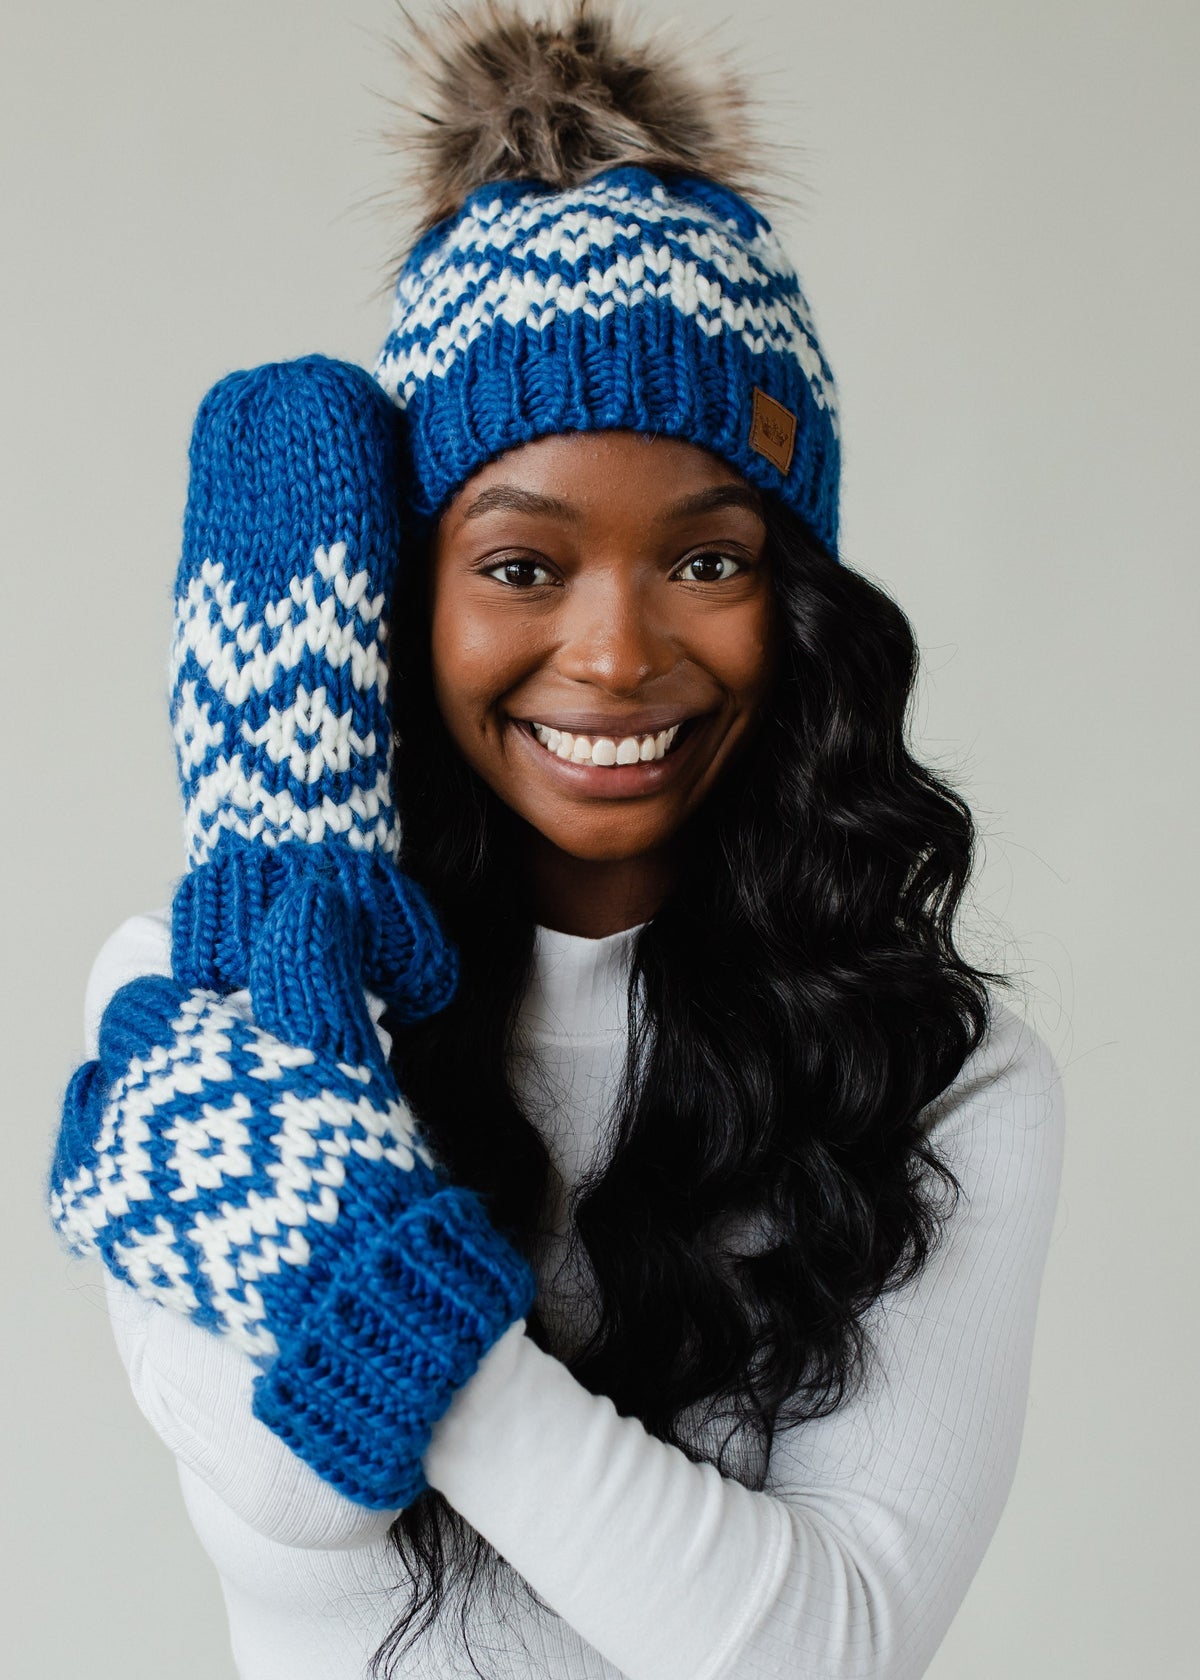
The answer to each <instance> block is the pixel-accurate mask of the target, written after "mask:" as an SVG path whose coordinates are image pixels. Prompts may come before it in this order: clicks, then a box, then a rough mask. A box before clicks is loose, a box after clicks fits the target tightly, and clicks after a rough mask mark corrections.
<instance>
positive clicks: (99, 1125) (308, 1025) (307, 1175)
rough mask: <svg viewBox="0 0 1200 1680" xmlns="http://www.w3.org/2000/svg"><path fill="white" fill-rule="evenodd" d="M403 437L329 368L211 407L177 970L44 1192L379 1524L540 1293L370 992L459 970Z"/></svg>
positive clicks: (199, 447)
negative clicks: (409, 869) (427, 788)
mask: <svg viewBox="0 0 1200 1680" xmlns="http://www.w3.org/2000/svg"><path fill="white" fill-rule="evenodd" d="M398 425H399V420H398V416H397V415H396V412H395V410H394V409H393V408H392V407H391V406H390V405H389V404H388V402H387V401H386V399H385V397H384V396H383V395H382V393H381V392H380V390H379V388H378V386H377V385H376V384H375V383H374V382H373V381H372V379H371V378H370V376H369V375H368V374H366V373H365V372H364V371H363V370H361V369H359V368H354V367H350V366H348V365H347V364H343V363H338V362H331V361H328V360H326V359H325V358H323V357H308V358H306V359H305V360H303V361H299V362H295V363H284V364H277V365H272V366H267V367H263V368H256V369H253V370H251V371H249V372H245V373H236V374H232V375H230V376H229V377H228V378H227V379H224V380H222V381H221V382H220V383H219V384H218V385H216V386H215V387H214V388H213V390H212V391H211V392H210V393H209V394H208V396H207V397H206V398H205V400H204V403H203V404H202V405H201V408H200V412H199V415H198V417H197V420H196V426H195V431H194V433H193V438H192V447H191V469H192V470H191V482H190V488H189V495H188V506H187V514H186V518H185V522H184V544H183V557H182V561H181V564H180V567H179V575H178V581H177V587H176V616H175V640H174V653H173V659H172V701H171V717H172V723H173V726H174V732H175V744H176V752H177V758H178V765H179V775H180V782H181V785H182V789H183V796H184V805H185V811H186V833H187V843H188V865H189V867H188V872H187V874H186V875H185V877H184V879H183V881H182V882H181V884H180V886H179V889H178V891H177V893H176V896H175V901H174V906H173V915H172V923H173V939H172V971H173V972H172V977H171V978H169V979H168V978H166V977H162V976H157V977H150V976H146V977H142V978H140V979H136V980H133V981H131V982H130V983H129V984H127V985H125V986H123V987H122V988H121V989H120V990H119V991H118V992H117V993H116V995H115V996H114V997H113V999H112V1000H111V1001H110V1003H109V1005H108V1007H107V1009H106V1010H105V1013H104V1016H103V1018H102V1021H101V1026H100V1042H99V1056H98V1058H97V1059H95V1060H93V1061H90V1062H88V1063H86V1064H85V1065H84V1066H83V1067H81V1068H80V1069H79V1070H78V1071H77V1072H76V1074H75V1076H74V1078H73V1079H72V1081H71V1083H70V1086H69V1087H68V1090H67V1094H66V1098H65V1100H64V1104H63V1117H62V1126H61V1129H60V1134H59V1138H58V1144H57V1148H56V1152H55V1158H54V1163H53V1167H52V1169H51V1175H50V1187H49V1189H50V1211H51V1216H52V1218H53V1220H54V1222H55V1224H56V1225H57V1227H58V1229H59V1231H60V1232H61V1233H62V1235H63V1236H64V1237H65V1239H66V1240H67V1242H68V1243H69V1245H70V1246H71V1247H72V1248H73V1249H74V1250H75V1251H76V1252H78V1253H81V1254H87V1253H97V1254H99V1255H100V1257H101V1258H102V1259H103V1261H104V1263H105V1265H106V1266H107V1267H108V1269H109V1270H110V1271H111V1272H112V1273H113V1275H114V1276H115V1277H117V1278H119V1279H122V1280H123V1281H125V1282H127V1283H129V1284H130V1285H131V1286H132V1287H133V1288H134V1289H135V1290H137V1291H138V1292H139V1293H140V1294H141V1295H142V1296H143V1297H144V1298H145V1299H148V1300H150V1301H153V1302H156V1303H158V1304H159V1305H161V1306H163V1307H165V1308H167V1309H170V1310H173V1311H176V1312H179V1313H182V1314H184V1315H186V1316H188V1317H191V1318H193V1319H195V1321H196V1323H197V1324H199V1325H202V1326H203V1327H204V1328H205V1329H208V1330H210V1331H213V1332H214V1333H216V1334H218V1335H222V1336H225V1337H227V1338H229V1340H230V1341H232V1342H233V1343H234V1344H235V1345H236V1346H238V1347H240V1348H242V1349H243V1350H244V1351H245V1352H246V1353H248V1354H249V1355H250V1356H251V1357H252V1358H254V1359H255V1360H256V1361H258V1363H259V1364H260V1367H261V1375H260V1377H259V1379H258V1383H257V1386H256V1390H255V1411H256V1415H258V1416H259V1417H260V1418H261V1420H262V1421H263V1422H264V1423H266V1424H267V1425H268V1427H269V1428H271V1429H272V1430H274V1431H275V1433H276V1434H278V1435H279V1437H280V1438H281V1439H282V1440H284V1441H285V1442H286V1443H287V1444H288V1446H289V1447H291V1448H292V1450H293V1451H294V1452H296V1453H297V1455H298V1456H300V1457H301V1458H303V1459H304V1460H305V1461H306V1462H307V1463H309V1464H310V1465H311V1466H312V1468H313V1469H314V1470H316V1471H317V1472H318V1474H320V1475H321V1476H323V1477H325V1478H326V1479H327V1480H328V1481H329V1482H331V1483H332V1484H333V1485H334V1486H336V1487H337V1488H339V1490H340V1491H342V1492H343V1493H345V1494H346V1495H347V1496H348V1497H349V1498H351V1499H355V1500H357V1501H359V1502H361V1503H363V1504H365V1505H370V1506H373V1507H375V1508H378V1509H395V1508H397V1507H399V1506H403V1505H406V1504H408V1503H409V1502H411V1500H412V1499H414V1498H416V1496H417V1495H418V1494H419V1493H420V1492H421V1491H422V1489H423V1488H424V1486H425V1480H424V1475H423V1472H422V1469H421V1458H422V1455H423V1453H424V1450H425V1447H426V1446H427V1444H428V1441H429V1437H430V1434H431V1432H432V1429H433V1425H434V1424H435V1423H436V1421H437V1420H438V1418H439V1417H440V1416H441V1415H442V1414H443V1412H444V1411H445V1410H446V1408H447V1406H448V1405H449V1404H450V1401H451V1399H452V1398H453V1396H454V1393H455V1392H456V1390H457V1389H458V1388H459V1387H461V1386H462V1384H463V1383H464V1382H466V1381H467V1380H468V1378H469V1377H470V1376H471V1375H472V1373H473V1372H474V1370H475V1368H476V1366H477V1365H478V1363H479V1361H480V1360H481V1359H482V1357H483V1356H484V1354H485V1353H486V1352H487V1351H488V1350H489V1348H490V1347H491V1346H492V1345H493V1344H494V1343H495V1342H496V1341H498V1340H499V1338H500V1337H501V1336H502V1335H503V1334H504V1332H505V1331H506V1330H507V1329H508V1328H509V1326H510V1325H512V1324H513V1323H514V1322H516V1321H517V1320H518V1319H520V1318H521V1317H523V1316H524V1315H525V1314H526V1313H527V1312H528V1311H529V1308H530V1306H531V1305H532V1301H533V1297H534V1287H535V1286H534V1279H533V1273H532V1270H531V1268H530V1267H529V1265H528V1264H527V1262H526V1261H525V1260H524V1259H523V1257H522V1256H521V1255H520V1254H518V1253H517V1251H516V1250H515V1249H514V1248H513V1247H512V1246H511V1245H510V1243H509V1242H508V1241H507V1239H506V1238H505V1237H504V1236H503V1235H502V1234H501V1233H500V1232H498V1231H496V1230H495V1229H494V1228H493V1227H492V1225H491V1224H490V1223H489V1220H488V1217H487V1212H486V1209H485V1207H484V1205H483V1202H482V1200H481V1198H480V1197H479V1196H478V1195H477V1194H476V1193H475V1192H473V1191H471V1190H469V1189H466V1188H458V1187H455V1186H452V1185H449V1184H447V1183H446V1181H445V1179H444V1178H443V1177H442V1176H441V1175H440V1173H439V1172H438V1170H437V1168H436V1165H435V1163H434V1161H433V1159H432V1157H431V1156H430V1155H429V1153H428V1152H427V1151H426V1149H425V1148H424V1147H423V1146H422V1144H421V1142H420V1140H419V1138H418V1136H417V1133H416V1130H415V1125H414V1122H413V1117H412V1115H411V1114H410V1113H409V1111H408V1109H407V1107H406V1106H405V1104H404V1102H403V1099H402V1098H401V1096H400V1093H399V1091H398V1089H397V1087H396V1084H395V1082H394V1080H393V1078H392V1075H391V1073H390V1071H389V1069H388V1066H387V1062H386V1060H385V1058H384V1055H383V1052H382V1049H381V1046H380V1040H379V1037H378V1035H377V1032H376V1029H375V1025H374V1023H373V1021H372V1019H371V1016H370V1013H369V1011H368V1009H367V1004H366V994H365V990H364V987H366V986H369V987H371V988H372V989H373V990H375V991H376V992H377V993H378V994H379V995H381V996H382V997H383V999H384V1001H385V1002H386V1003H387V1004H388V1005H389V1006H390V1007H391V1009H392V1011H393V1014H394V1015H395V1016H396V1017H397V1018H398V1019H401V1020H415V1019H418V1018H420V1017H421V1016H424V1015H428V1014H430V1013H431V1012H432V1011H434V1010H437V1009H440V1008H442V1007H443V1006H444V1005H445V1003H446V1002H447V1001H448V1000H449V997H450V995H451V993H452V990H453V987H454V983H455V977H456V968H455V958H454V954H453V952H452V951H451V949H450V947H449V946H448V945H447V944H446V942H445V940H444V939H443V937H442V934H441V932H440V929H439V928H438V925H437V922H436V919H435V917H434V915H433V913H432V911H431V909H430V907H429V905H428V903H427V902H426V900H425V898H424V896H423V895H422V894H421V892H420V891H419V889H418V888H417V887H416V886H415V885H414V883H413V882H411V881H409V880H408V879H407V878H406V877H404V876H402V875H401V874H400V873H399V871H398V869H397V867H396V863H395V854H396V851H397V847H398V841H399V835H398V830H397V825H396V815H395V808H394V805H393V802H392V796H391V785H390V774H391V752H390V743H391V726H390V719H389V715H388V711H387V704H386V699H387V648H386V630H385V625H386V617H385V608H386V605H387V602H388V599H389V596H390V591H391V578H392V572H393V570H394V568H395V565H396V562H397V559H398V556H399V554H400V549H401V545H400V536H401V530H400V521H399V516H398V507H399V501H400V488H399V484H398V465H399V463H398V455H397V449H396V432H397V429H398ZM233 994H237V995H233Z"/></svg>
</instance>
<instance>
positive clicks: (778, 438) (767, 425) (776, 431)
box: [750, 385, 796, 474]
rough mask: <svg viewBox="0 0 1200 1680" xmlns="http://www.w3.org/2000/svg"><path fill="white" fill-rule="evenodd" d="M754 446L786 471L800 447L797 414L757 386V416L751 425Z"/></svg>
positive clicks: (755, 397) (751, 441)
mask: <svg viewBox="0 0 1200 1680" xmlns="http://www.w3.org/2000/svg"><path fill="white" fill-rule="evenodd" d="M750 447H751V449H754V450H757V452H758V453H759V454H760V455H765V456H766V458H767V460H768V461H770V463H771V465H772V466H773V467H778V468H779V470H780V472H781V473H784V474H786V473H787V470H788V468H789V467H790V466H791V464H792V451H793V450H794V449H795V447H796V416H795V415H794V414H793V413H792V411H791V409H790V408H785V407H784V406H783V404H782V403H779V402H776V401H775V398H774V397H769V396H768V395H767V393H766V392H765V391H760V390H759V388H758V386H757V385H756V386H755V387H754V419H753V421H752V422H751V426H750Z"/></svg>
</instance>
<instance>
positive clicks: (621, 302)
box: [375, 0, 840, 555]
mask: <svg viewBox="0 0 1200 1680" xmlns="http://www.w3.org/2000/svg"><path fill="white" fill-rule="evenodd" d="M445 24H446V29H447V31H448V38H447V39H446V40H443V41H439V40H436V39H431V37H430V36H429V35H427V34H426V35H423V36H422V37H421V39H422V44H423V45H424V46H425V47H426V49H427V51H428V50H430V49H431V50H432V56H433V60H434V63H433V66H432V71H433V73H432V75H431V76H430V77H429V79H430V80H431V81H432V84H433V86H432V90H431V95H432V97H431V98H427V99H426V104H430V103H432V104H433V105H434V107H435V113H436V114H435V115H434V116H433V118H432V119H430V120H431V121H432V123H433V131H432V133H430V132H426V133H425V134H424V136H423V137H418V139H417V144H418V146H423V147H424V151H425V153H426V156H427V157H428V159H429V164H428V168H427V171H426V180H425V195H426V198H427V200H428V201H429V204H430V206H431V209H430V211H429V212H428V213H427V215H426V218H425V219H426V221H427V222H428V221H429V220H430V217H431V215H432V216H435V217H436V218H437V219H436V220H434V221H433V222H432V225H430V226H427V227H426V230H425V232H424V233H423V234H422V236H421V237H420V238H419V239H418V240H417V243H416V244H415V246H414V247H413V249H412V251H411V252H410V254H409V255H408V257H407V259H406V260H405V262H404V264H403V266H402V268H401V270H400V274H399V279H398V281H397V284H396V289H395V300H394V306H393V312H392V320H391V329H390V331H389V333H388V337H387V339H386V341H385V343H384V345H383V348H382V350H381V352H380V354H379V358H378V360H377V363H376V367H375V375H376V378H377V379H378V380H379V382H380V384H381V385H382V386H383V388H384V390H385V391H386V392H387V393H388V395H389V396H390V397H391V398H392V400H393V402H395V403H396V404H397V405H398V407H400V408H401V409H403V410H404V411H405V413H406V416H407V420H408V439H409V447H410V450H411V464H412V485H411V499H412V505H413V509H414V511H415V512H416V513H418V514H419V515H421V516H422V517H424V518H430V517H433V516H436V514H437V513H439V512H440V510H441V509H442V508H443V507H444V506H445V504H446V503H447V501H448V500H449V499H450V497H451V496H452V495H453V494H454V493H455V491H456V490H457V489H458V488H459V487H460V486H461V485H462V484H463V483H464V482H465V481H466V479H467V478H468V477H469V476H470V475H471V473H473V472H474V471H475V470H476V469H477V468H478V467H480V466H482V465H483V464H484V463H485V462H487V461H489V460H492V459H494V458H495V457H496V456H497V455H499V454H501V453H502V452H503V451H504V450H506V449H510V448H512V447H514V446H515V445H518V444H522V443H527V442H529V441H531V440H532V439H534V438H537V437H541V436H545V435H547V434H550V433H558V432H572V431H595V430H602V429H622V430H633V431H639V432H650V433H657V434H662V435H665V436H669V437H676V438H682V439H685V440H686V441H688V442H691V443H696V444H699V445H702V446H703V447H705V448H707V449H710V450H712V451H713V452H714V453H715V454H717V455H719V456H721V457H722V458H723V459H724V460H726V461H728V462H729V463H730V465H732V466H734V467H735V468H736V469H737V470H738V471H739V472H741V473H742V474H743V476H744V477H745V478H747V479H748V480H749V481H750V482H751V483H753V484H756V485H758V486H759V487H760V488H762V489H763V490H766V491H770V492H772V493H774V494H775V495H776V496H778V497H779V498H780V499H781V500H782V501H783V502H784V503H786V504H787V505H788V506H789V507H790V508H792V509H793V510H794V511H795V512H796V513H797V514H798V515H799V516H800V517H801V519H803V520H804V522H805V524H806V525H807V526H808V528H809V530H810V531H811V532H812V534H813V535H814V536H815V537H816V538H817V540H818V541H819V542H820V543H821V544H822V546H823V547H824V548H825V549H826V550H827V551H828V552H829V553H830V554H831V555H836V552H837V532H838V482H839V467H840V451H839V443H838V415H837V396H836V391H835V387H834V380H833V375H832V373H831V371H830V368H829V364H828V362H827V361H826V359H825V355H824V353H823V351H822V349H821V346H820V343H819V341H818V339H817V334H816V329H815V327H814V325H813V318H812V313H811V311H810V309H809V306H808V303H807V301H806V299H805V296H804V293H803V291H802V289H801V286H800V282H799V279H798V278H797V275H796V271H795V269H794V267H793V266H792V263H791V261H790V260H789V258H788V256H787V254H786V252H785V251H784V249H783V247H782V245H781V243H780V241H779V239H778V237H777V235H776V234H775V233H774V231H773V230H772V228H771V226H770V223H769V222H768V221H767V219H766V217H765V216H764V215H763V214H762V213H761V212H760V211H759V210H757V209H756V208H755V207H754V206H753V205H752V204H751V203H750V202H749V201H748V200H747V198H746V197H745V196H743V194H742V193H741V192H740V191H738V190H736V189H735V187H734V186H733V185H732V184H730V181H729V176H730V174H732V173H733V172H734V170H735V168H736V165H737V164H738V163H739V162H740V161H741V154H742V152H743V151H744V150H745V149H746V141H745V139H744V138H743V129H744V124H742V123H741V121H740V119H741V114H742V109H743V103H744V102H743V99H742V96H741V93H740V89H739V87H738V84H737V83H736V81H734V80H733V79H731V78H730V77H728V76H727V77H726V79H725V82H724V83H723V85H722V88H721V91H720V93H719V94H713V93H712V92H711V91H706V90H704V89H702V88H700V87H698V86H696V85H695V83H694V81H689V80H688V79H687V76H686V73H685V72H684V71H682V70H681V68H680V65H679V63H678V61H677V59H676V58H674V57H673V56H672V55H670V54H669V53H665V52H663V51H662V50H661V49H650V50H647V49H645V48H633V47H631V46H629V45H628V43H626V42H624V41H620V42H619V41H617V40H616V38H615V32H614V29H613V27H612V25H611V22H610V21H609V20H608V19H607V18H606V17H605V16H604V14H603V13H599V14H598V13H597V11H596V8H595V6H594V5H593V4H592V0H573V4H571V5H570V7H569V15H568V16H567V17H566V18H565V19H564V20H562V21H560V22H558V23H550V24H547V23H530V22H528V21H527V20H525V19H524V18H523V17H522V15H521V13H520V12H519V10H517V9H515V8H513V7H510V6H501V5H498V4H497V3H496V0H488V3H487V4H485V5H484V6H483V7H482V8H481V9H479V10H477V11H476V13H474V14H472V15H470V16H469V17H467V18H466V19H463V18H459V17H454V16H452V17H451V18H450V19H447V20H445ZM409 56H410V58H412V57H414V56H415V55H412V54H410V55H409ZM426 73H427V75H428V73H429V70H428V67H426ZM439 101H440V110H439V109H438V102H439ZM606 164H607V166H605V165H606ZM464 189H465V190H464ZM447 206H450V207H451V208H449V210H447Z"/></svg>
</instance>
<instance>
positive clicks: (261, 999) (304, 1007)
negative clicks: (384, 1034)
mask: <svg viewBox="0 0 1200 1680" xmlns="http://www.w3.org/2000/svg"><path fill="white" fill-rule="evenodd" d="M250 1002H251V1005H252V1006H253V1009H254V1019H255V1022H256V1023H257V1025H258V1026H260V1027H261V1028H263V1030H264V1031H266V1032H269V1033H273V1034H274V1036H275V1037H276V1038H281V1039H283V1040H284V1041H285V1042H286V1043H288V1044H296V1045H302V1046H303V1047H304V1048H306V1049H309V1050H312V1051H313V1052H314V1053H315V1054H317V1055H329V1056H332V1058H333V1059H334V1060H335V1061H339V1062H349V1063H352V1064H354V1065H355V1066H370V1067H376V1068H380V1069H382V1068H383V1067H385V1065H386V1064H385V1060H384V1056H383V1051H382V1049H381V1047H380V1043H379V1037H378V1034H377V1033H376V1031H375V1024H374V1022H373V1021H372V1020H371V1015H370V1011H369V1010H368V1008H367V1000H366V994H365V992H364V990H363V958H362V931H361V927H360V924H359V918H358V916H357V915H356V914H355V912H354V911H353V910H352V909H351V907H350V905H349V903H348V902H347V900H346V898H345V895H344V894H343V893H342V891H341V889H340V887H339V885H338V882H337V879H336V877H335V876H334V875H333V874H332V873H329V874H326V873H324V872H319V871H317V870H313V871H305V872H302V873H299V874H297V875H295V876H293V878H292V880H291V881H290V882H289V884H288V886H287V887H286V888H285V889H284V891H283V892H281V893H280V895H279V897H278V898H277V899H276V901H275V903H274V904H273V905H272V906H271V909H270V910H269V911H268V913H267V916H266V918H265V920H264V921H263V924H262V927H261V929H260V931H259V935H258V938H257V940H256V941H255V945H254V950H253V952H252V954H251V957H250Z"/></svg>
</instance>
